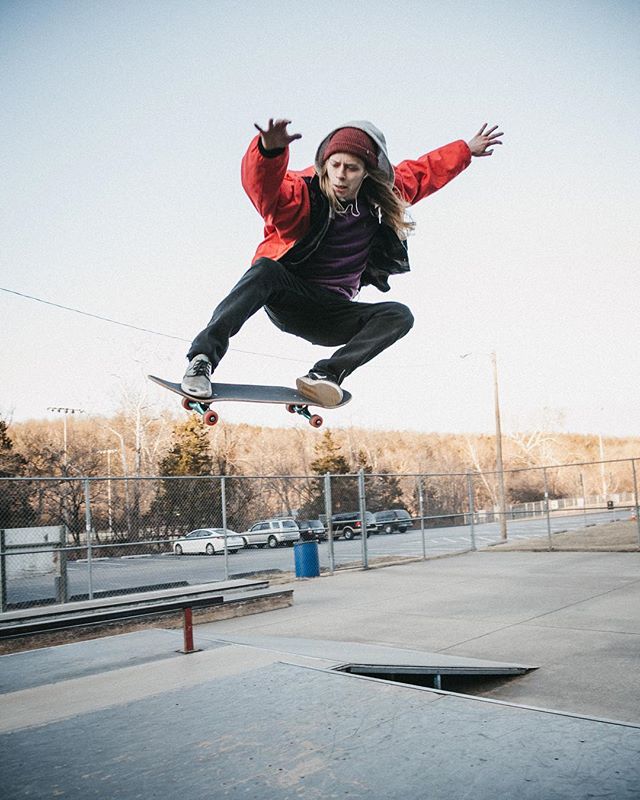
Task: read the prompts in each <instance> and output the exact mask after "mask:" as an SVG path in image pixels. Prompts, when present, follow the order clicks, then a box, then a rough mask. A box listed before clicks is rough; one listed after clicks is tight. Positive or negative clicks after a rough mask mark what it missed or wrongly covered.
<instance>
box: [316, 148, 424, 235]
mask: <svg viewBox="0 0 640 800" xmlns="http://www.w3.org/2000/svg"><path fill="white" fill-rule="evenodd" d="M318 177H319V178H320V189H321V190H322V193H323V194H324V195H325V196H326V198H327V199H328V200H329V203H330V205H331V207H332V208H333V210H334V211H337V212H340V211H343V210H344V208H343V206H342V204H341V202H340V200H339V199H338V198H337V197H336V194H335V192H334V191H333V186H332V185H331V181H330V180H329V175H328V174H327V165H326V163H325V164H323V165H322V169H321V170H320V174H319V176H318ZM362 190H364V192H365V194H366V195H367V197H368V199H369V200H370V201H371V203H372V204H373V205H374V206H377V209H378V210H379V213H380V215H381V219H382V221H383V222H385V223H386V224H387V225H389V227H390V228H393V230H394V231H395V232H396V234H397V236H398V237H399V238H400V239H406V238H407V236H408V235H409V234H410V233H411V231H413V229H414V228H415V226H416V224H415V222H413V220H411V219H408V217H407V213H406V212H407V208H409V203H407V202H406V200H404V199H403V198H402V197H401V196H400V193H399V192H398V190H397V189H396V187H395V186H393V185H392V184H390V183H389V176H388V175H387V173H386V172H385V171H384V170H382V169H377V168H371V167H367V177H366V178H365V179H364V181H363V182H362V186H361V187H360V191H362Z"/></svg>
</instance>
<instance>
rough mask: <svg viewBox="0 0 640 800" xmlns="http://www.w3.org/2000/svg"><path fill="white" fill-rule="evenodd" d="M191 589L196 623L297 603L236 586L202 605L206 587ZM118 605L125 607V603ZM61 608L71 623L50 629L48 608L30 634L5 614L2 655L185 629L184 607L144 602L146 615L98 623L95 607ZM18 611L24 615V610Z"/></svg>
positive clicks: (283, 594) (282, 594)
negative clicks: (141, 632) (39, 626)
mask: <svg viewBox="0 0 640 800" xmlns="http://www.w3.org/2000/svg"><path fill="white" fill-rule="evenodd" d="M252 583H253V585H254V586H258V587H261V586H265V587H268V584H266V583H260V582H252ZM245 585H246V583H245ZM190 588H191V589H194V590H196V589H198V590H199V591H193V592H191V594H193V595H194V598H193V599H194V606H193V622H194V623H196V624H197V623H202V622H213V621H215V620H221V619H230V618H233V617H241V616H245V615H247V614H258V613H261V612H263V611H273V610H275V609H278V608H287V607H288V606H291V605H292V604H293V589H269V588H264V589H262V588H255V589H253V590H249V591H245V592H241V591H239V588H240V587H239V586H237V585H233V586H231V587H229V588H230V593H229V594H227V593H226V592H217V593H216V594H215V595H212V597H211V598H210V599H211V603H212V605H205V606H202V607H198V606H197V605H195V603H197V602H198V601H200V602H202V587H201V586H200V587H190ZM208 591H209V592H211V587H209V589H208ZM134 597H135V596H134ZM167 599H170V598H167ZM79 605H85V604H79ZM116 605H117V606H122V604H121V603H118V604H116ZM98 606H99V608H100V609H104V608H105V607H108V603H106V601H104V600H101V601H98ZM131 606H132V599H130V600H129V604H128V606H126V607H122V610H123V613H124V611H125V610H129V609H130V608H131ZM58 608H60V609H61V611H60V612H59V614H58V620H59V619H60V617H65V618H66V617H67V616H68V617H69V620H68V625H65V627H58V628H56V629H47V628H46V618H49V617H50V618H51V619H52V620H54V619H55V618H56V615H54V614H52V610H51V607H48V608H47V609H46V612H47V613H42V614H38V615H37V616H38V617H40V622H41V624H42V625H43V627H42V629H41V630H38V631H34V632H27V633H25V632H24V631H22V630H21V628H22V627H23V626H26V625H27V624H28V622H29V620H25V619H22V620H5V619H4V617H5V616H8V615H3V619H2V622H1V623H0V627H1V628H2V629H3V631H4V637H5V638H4V639H3V640H1V641H0V654H4V653H16V652H21V651H24V650H34V649H36V648H40V647H48V646H52V645H57V644H66V643H69V642H77V641H83V640H87V639H96V638H100V637H103V636H114V635H117V634H121V633H129V632H131V631H136V630H144V629H146V628H157V627H158V626H159V625H160V626H162V627H166V628H181V627H182V626H183V623H184V620H183V613H182V610H173V609H172V610H169V611H167V610H162V609H158V610H157V611H155V610H153V611H149V610H146V609H145V604H144V603H143V604H141V606H140V613H141V614H143V616H136V615H134V616H130V617H128V618H121V619H111V620H101V621H97V622H95V621H94V622H92V621H91V609H86V608H84V609H78V610H77V612H76V613H75V614H74V613H73V611H74V610H72V609H69V607H68V606H61V607H58ZM41 611H43V612H44V611H45V610H44V609H41ZM14 613H15V614H20V615H23V612H14ZM12 616H13V614H12ZM74 617H75V619H74ZM43 618H45V619H43ZM58 624H59V622H58Z"/></svg>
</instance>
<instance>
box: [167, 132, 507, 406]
mask: <svg viewBox="0 0 640 800" xmlns="http://www.w3.org/2000/svg"><path fill="white" fill-rule="evenodd" d="M290 124H291V123H290V120H285V119H278V120H275V122H274V120H272V119H270V120H269V123H268V125H267V127H266V128H265V129H264V130H263V129H262V128H260V127H259V126H258V125H256V126H255V127H256V128H257V129H258V131H259V133H258V135H257V136H255V137H254V139H253V141H252V142H251V144H250V145H249V149H248V150H247V152H246V154H245V156H244V158H243V160H242V185H243V187H244V189H245V191H246V192H247V194H248V195H249V198H250V199H251V202H252V203H253V205H254V206H255V207H256V209H257V210H258V212H259V213H260V215H261V216H262V218H263V220H264V240H263V241H262V243H261V244H260V245H259V247H258V249H257V251H256V254H255V257H254V261H253V264H252V266H251V267H250V268H249V270H248V271H247V272H246V273H245V274H244V275H243V276H242V278H241V279H240V280H239V282H238V283H237V284H236V285H235V286H234V288H233V289H232V290H231V292H230V293H229V294H228V295H227V297H226V298H225V299H224V300H222V302H221V303H220V304H219V305H218V306H217V308H216V309H215V311H214V312H213V316H212V317H211V320H210V322H209V324H208V325H207V327H206V328H205V329H204V330H203V331H201V332H200V333H199V334H198V335H197V336H196V338H195V339H194V340H193V343H192V345H191V348H190V350H189V353H188V355H187V358H188V359H189V364H188V367H187V371H186V373H185V375H184V377H183V379H182V389H183V390H184V391H185V392H186V393H187V394H189V395H191V396H192V397H196V398H198V397H208V396H209V395H210V394H211V386H210V379H211V375H212V373H213V371H214V370H215V369H216V367H217V366H218V364H219V363H220V360H221V359H222V357H223V356H224V354H225V353H226V351H227V348H228V346H229V339H230V337H232V336H233V335H234V334H236V333H237V332H238V331H239V330H240V328H241V327H242V326H243V325H244V323H245V322H246V321H247V320H248V319H249V317H250V316H252V315H253V314H254V313H255V312H256V311H258V310H259V309H260V308H264V309H265V311H266V312H267V314H268V316H269V318H270V319H271V321H272V322H273V323H274V325H276V326H277V327H278V328H280V330H282V331H285V332H287V333H292V334H295V335H296V336H300V337H302V338H303V339H306V340H307V341H309V342H312V343H313V344H319V345H323V346H327V347H338V349H337V350H336V351H335V353H333V355H332V356H331V357H330V358H326V359H321V360H320V361H317V362H316V363H315V364H314V366H313V367H312V368H311V369H310V370H309V372H308V373H307V375H305V376H303V377H301V378H298V379H297V381H296V383H297V387H298V390H299V391H300V393H301V394H303V395H304V396H305V397H308V398H309V399H310V400H311V401H315V402H316V403H319V404H321V405H324V406H333V405H338V404H339V403H340V400H341V398H342V389H341V388H340V384H341V383H342V382H343V381H344V379H345V378H346V377H347V376H348V375H350V374H351V373H352V372H353V371H354V370H355V369H357V368H358V367H360V366H362V365H363V364H365V363H366V362H367V361H370V360H371V359H372V358H374V357H375V356H376V355H378V353H381V352H382V351H383V350H385V349H386V348H387V347H389V346H390V345H392V344H393V343H394V342H395V341H397V340H398V339H400V338H401V337H402V336H404V335H405V334H406V333H408V331H409V330H410V329H411V327H412V325H413V316H412V314H411V311H410V310H409V309H408V308H407V307H406V306H405V305H402V304H401V303H395V302H384V303H362V302H357V301H356V300H355V297H356V296H357V295H358V292H359V290H360V287H361V286H366V285H368V284H371V285H373V286H375V287H376V288H377V289H379V290H380V291H382V292H387V291H389V284H388V278H389V276H390V275H393V274H397V273H401V272H407V271H408V270H409V261H408V257H407V245H406V238H407V234H408V233H409V232H410V230H411V229H412V228H413V223H412V222H410V221H409V220H408V219H407V217H406V215H405V210H406V209H407V208H408V207H409V206H412V205H414V204H415V203H417V202H418V200H421V199H422V198H423V197H426V196H427V195H429V194H432V193H433V192H435V191H437V190H438V189H440V188H441V187H443V186H444V185H445V184H446V183H448V182H449V181H450V180H451V179H452V178H455V176H456V175H458V174H459V173H460V172H462V170H464V169H466V167H468V166H469V163H470V162H471V157H472V156H478V157H482V156H490V155H491V154H492V153H493V150H492V148H493V147H494V145H499V144H502V141H501V139H500V137H501V136H503V134H502V133H501V132H498V131H497V126H494V127H491V128H489V129H487V124H486V123H485V124H484V125H483V126H482V127H481V129H480V130H479V131H478V133H477V134H476V135H475V136H474V137H473V138H472V139H471V140H470V141H469V142H465V141H462V140H459V141H455V142H452V143H451V144H447V145H445V146H444V147H440V148H438V149H437V150H433V151H432V152H430V153H427V154H426V155H423V156H420V157H419V158H417V159H415V160H409V161H402V162H401V163H400V164H398V165H397V166H396V167H394V166H393V165H392V164H391V162H390V161H389V157H388V155H387V146H386V141H385V138H384V136H383V134H382V133H381V132H380V131H379V130H378V129H377V128H376V127H375V126H374V125H372V124H371V123H370V122H364V121H360V122H349V123H346V124H345V125H343V126H341V127H339V128H336V129H334V130H333V131H332V132H331V133H330V134H329V135H328V136H326V137H325V139H323V141H322V142H321V143H320V146H319V147H318V150H317V153H316V158H315V165H314V167H309V168H308V169H306V170H303V171H300V172H296V171H291V170H288V169H287V166H288V162H289V145H290V144H291V143H292V142H293V141H295V140H296V139H300V138H301V135H300V134H299V133H294V134H290V133H289V132H288V131H287V126H288V125H290Z"/></svg>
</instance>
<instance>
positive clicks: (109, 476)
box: [98, 448, 118, 533]
mask: <svg viewBox="0 0 640 800" xmlns="http://www.w3.org/2000/svg"><path fill="white" fill-rule="evenodd" d="M117 452H118V451H117V450H116V449H115V448H114V449H112V450H98V453H100V454H101V455H104V454H105V453H106V456H107V509H108V514H109V533H113V513H112V504H111V453H117Z"/></svg>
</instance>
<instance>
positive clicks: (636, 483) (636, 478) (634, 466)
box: [631, 458, 640, 547]
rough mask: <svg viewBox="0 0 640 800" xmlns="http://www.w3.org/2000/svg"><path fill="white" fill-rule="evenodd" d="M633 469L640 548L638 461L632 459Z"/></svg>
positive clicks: (639, 543)
mask: <svg viewBox="0 0 640 800" xmlns="http://www.w3.org/2000/svg"><path fill="white" fill-rule="evenodd" d="M631 469H632V471H633V498H634V502H635V506H636V525H637V527H638V547H640V507H639V505H638V473H637V472H636V460H635V458H632V459H631Z"/></svg>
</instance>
